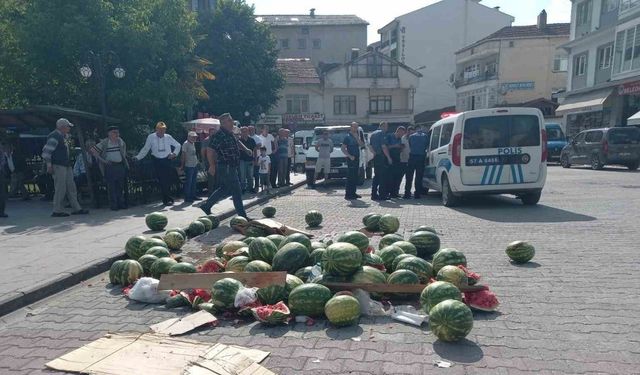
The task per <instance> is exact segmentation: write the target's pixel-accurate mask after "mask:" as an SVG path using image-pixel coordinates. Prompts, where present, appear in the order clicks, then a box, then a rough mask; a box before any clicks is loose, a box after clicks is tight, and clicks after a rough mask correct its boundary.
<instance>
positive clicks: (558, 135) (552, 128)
mask: <svg viewBox="0 0 640 375" xmlns="http://www.w3.org/2000/svg"><path fill="white" fill-rule="evenodd" d="M544 127H545V129H546V130H547V152H548V153H549V154H548V156H547V162H552V163H559V162H560V154H561V153H562V149H563V148H564V147H565V146H566V145H567V137H566V136H565V135H564V132H563V131H562V127H561V126H560V124H556V123H548V124H545V126H544Z"/></svg>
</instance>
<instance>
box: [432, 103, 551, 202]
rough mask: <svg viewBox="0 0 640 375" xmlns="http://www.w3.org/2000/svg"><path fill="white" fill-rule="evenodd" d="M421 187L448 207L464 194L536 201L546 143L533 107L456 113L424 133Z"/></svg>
mask: <svg viewBox="0 0 640 375" xmlns="http://www.w3.org/2000/svg"><path fill="white" fill-rule="evenodd" d="M429 139H430V142H429V148H428V154H427V155H428V158H427V165H426V168H425V176H424V180H423V182H424V185H425V187H427V188H428V189H433V190H435V191H439V192H441V193H442V204H443V205H444V206H446V207H452V206H455V205H457V204H458V203H459V201H460V197H462V196H465V195H490V194H513V195H515V196H516V197H518V198H519V199H520V200H522V203H523V204H525V205H535V204H537V203H538V201H539V200H540V195H541V193H542V188H543V187H544V184H545V181H546V178H547V163H546V162H547V139H546V130H545V128H544V125H543V116H542V112H540V110H538V109H535V108H516V107H514V108H494V109H481V110H476V111H469V112H463V113H459V114H455V115H453V116H450V117H447V118H445V119H442V120H440V121H438V122H436V123H435V124H434V125H433V126H432V127H431V130H429Z"/></svg>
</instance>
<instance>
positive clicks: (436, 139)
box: [429, 127, 442, 150]
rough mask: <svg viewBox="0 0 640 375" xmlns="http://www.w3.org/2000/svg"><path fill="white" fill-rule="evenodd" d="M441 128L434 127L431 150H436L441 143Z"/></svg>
mask: <svg viewBox="0 0 640 375" xmlns="http://www.w3.org/2000/svg"><path fill="white" fill-rule="evenodd" d="M441 129H442V128H441V127H437V128H435V129H433V132H432V134H431V145H430V146H429V150H435V149H436V148H438V145H439V144H440V130H441Z"/></svg>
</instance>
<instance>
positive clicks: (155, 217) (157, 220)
mask: <svg viewBox="0 0 640 375" xmlns="http://www.w3.org/2000/svg"><path fill="white" fill-rule="evenodd" d="M144 222H145V223H146V224H147V227H148V228H149V229H151V230H153V231H160V230H163V229H164V228H165V227H166V226H167V224H168V223H169V220H168V219H167V217H166V216H165V215H164V214H162V213H160V212H152V213H150V214H149V215H147V216H145V218H144Z"/></svg>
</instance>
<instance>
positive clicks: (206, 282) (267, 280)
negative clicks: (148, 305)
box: [158, 271, 287, 290]
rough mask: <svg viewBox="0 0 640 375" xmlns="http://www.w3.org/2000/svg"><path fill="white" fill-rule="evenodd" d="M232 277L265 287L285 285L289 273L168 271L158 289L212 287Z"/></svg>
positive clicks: (161, 279)
mask: <svg viewBox="0 0 640 375" xmlns="http://www.w3.org/2000/svg"><path fill="white" fill-rule="evenodd" d="M224 278H230V279H236V280H238V281H240V282H241V283H242V284H244V285H245V286H251V287H258V288H263V287H265V286H269V285H285V281H286V279H287V273H286V272H284V271H282V272H238V273H168V274H164V275H162V276H161V277H160V284H158V290H173V289H177V290H183V289H211V286H212V285H213V283H215V282H216V281H218V280H221V279H224Z"/></svg>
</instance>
